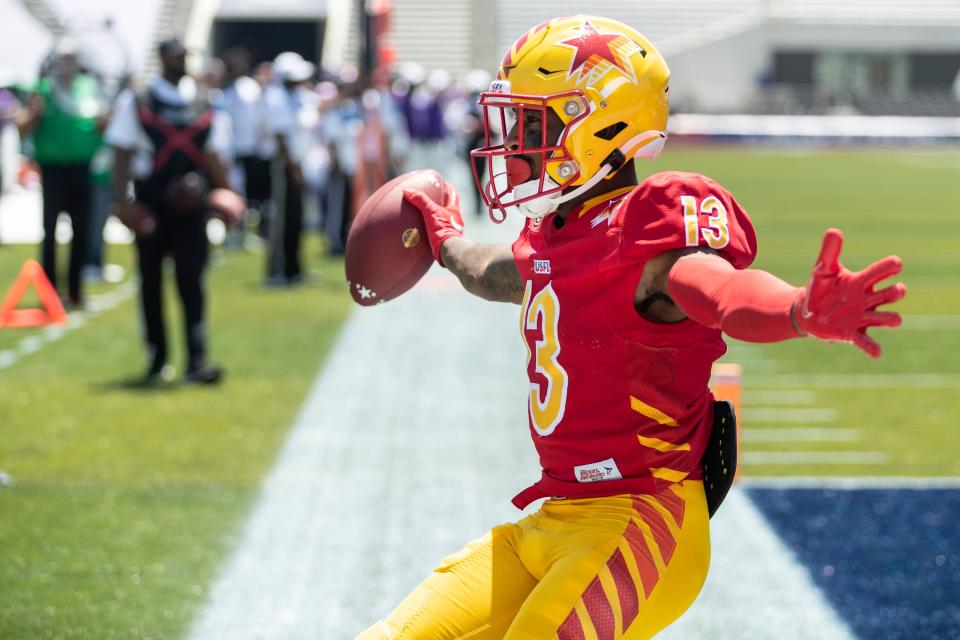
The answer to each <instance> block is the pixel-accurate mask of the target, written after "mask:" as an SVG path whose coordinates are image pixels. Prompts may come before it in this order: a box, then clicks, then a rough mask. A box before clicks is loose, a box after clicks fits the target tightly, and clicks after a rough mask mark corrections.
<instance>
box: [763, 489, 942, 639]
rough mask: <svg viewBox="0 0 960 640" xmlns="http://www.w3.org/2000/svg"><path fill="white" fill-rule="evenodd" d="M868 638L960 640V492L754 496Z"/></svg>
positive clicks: (830, 596) (840, 609) (833, 600)
mask: <svg viewBox="0 0 960 640" xmlns="http://www.w3.org/2000/svg"><path fill="white" fill-rule="evenodd" d="M747 492H748V494H749V496H750V497H751V498H752V499H753V501H754V503H755V504H756V505H757V507H758V508H759V509H760V510H761V511H762V512H763V514H764V515H765V516H766V517H767V519H768V520H769V521H770V523H771V524H772V525H773V527H774V528H775V529H776V531H777V533H778V534H779V535H780V537H781V538H782V539H783V540H784V542H785V543H786V544H787V545H788V546H789V547H790V548H791V549H792V550H793V552H794V553H795V554H796V555H797V557H798V558H799V559H800V561H801V562H802V563H803V564H804V565H805V566H806V567H807V569H808V570H809V572H810V575H811V577H812V578H813V580H814V581H815V582H816V584H817V585H818V586H819V587H820V588H821V589H822V590H823V592H824V594H825V595H826V597H827V599H828V600H829V601H830V603H831V604H832V605H833V606H834V608H835V609H836V610H837V612H838V613H839V615H840V617H841V618H843V619H844V620H846V621H847V623H848V624H849V625H850V627H851V628H852V630H853V631H854V632H855V633H856V634H857V635H858V636H859V637H860V638H862V639H863V640H900V639H903V640H908V639H909V640H914V639H923V640H957V639H960V489H929V490H920V489H895V490H891V489H857V490H849V491H848V490H830V489H760V488H753V489H748V491H747Z"/></svg>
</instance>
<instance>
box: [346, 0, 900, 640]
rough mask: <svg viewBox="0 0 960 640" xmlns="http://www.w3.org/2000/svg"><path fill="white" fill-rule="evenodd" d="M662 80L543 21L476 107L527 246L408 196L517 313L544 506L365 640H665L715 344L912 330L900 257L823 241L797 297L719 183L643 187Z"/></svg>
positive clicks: (588, 19)
mask: <svg viewBox="0 0 960 640" xmlns="http://www.w3.org/2000/svg"><path fill="white" fill-rule="evenodd" d="M669 78H670V73H669V70H668V68H667V64H666V62H665V61H664V59H663V57H662V56H661V55H660V54H659V53H658V51H657V49H656V48H655V47H654V46H653V45H652V44H651V43H650V42H649V41H648V40H647V39H646V38H644V37H643V36H642V35H641V34H640V33H638V32H637V31H635V30H634V29H632V28H630V27H628V26H626V25H624V24H621V23H619V22H616V21H613V20H608V19H605V18H599V17H592V16H576V17H570V18H560V19H556V20H552V21H550V22H547V23H544V24H541V25H538V26H536V27H534V28H532V29H530V30H529V31H528V32H527V33H525V34H524V35H523V36H522V37H521V38H520V39H519V40H517V42H516V43H515V44H514V45H513V46H512V47H511V48H510V50H509V51H508V52H507V54H506V55H505V56H504V58H503V62H502V64H501V66H500V69H499V74H498V77H497V79H496V80H495V81H494V82H493V83H492V85H491V88H490V90H489V91H488V92H486V93H483V94H481V97H480V105H481V107H482V108H483V110H484V114H485V127H486V130H487V136H486V146H485V147H483V148H481V149H477V150H475V151H474V152H473V154H474V157H476V158H480V159H483V160H484V162H486V163H488V169H489V171H488V172H487V175H488V176H489V178H487V180H486V182H485V184H480V180H479V178H478V187H479V189H480V192H481V194H482V196H483V198H484V201H485V202H486V204H487V206H488V207H489V208H490V211H491V216H493V217H495V218H496V219H498V220H502V219H503V218H504V217H505V216H506V215H508V214H510V213H518V214H523V215H525V216H526V217H527V221H526V225H525V226H524V228H523V230H522V231H521V232H520V236H519V237H518V238H517V240H516V241H515V242H514V243H513V245H512V246H507V245H503V246H484V245H477V244H474V243H472V242H470V241H469V240H467V239H465V238H464V237H462V228H463V224H462V218H461V215H460V212H459V204H458V199H457V196H456V193H455V192H453V191H452V189H448V191H447V195H446V197H445V201H444V203H443V205H440V204H437V203H435V202H433V201H432V200H431V199H430V198H428V197H427V196H425V195H424V194H423V193H419V192H414V191H411V192H407V193H406V194H405V197H406V198H407V199H408V200H409V201H410V202H411V203H413V204H414V205H415V206H416V207H417V208H418V209H419V210H420V211H421V213H422V214H423V219H424V222H425V225H426V229H427V230H428V236H429V239H430V245H431V248H432V249H433V253H434V256H435V258H436V259H437V261H438V262H439V263H440V264H442V265H443V266H444V267H446V268H447V269H449V270H450V271H451V272H452V273H454V274H455V275H456V276H457V277H458V278H459V279H460V281H461V282H462V284H463V286H464V288H466V290H467V291H469V292H471V293H473V294H476V295H478V296H481V297H483V298H486V299H488V300H496V301H505V302H514V303H517V304H519V305H520V329H521V332H522V335H523V339H524V342H525V344H526V348H527V353H528V365H527V373H528V375H529V379H530V389H529V406H528V414H529V427H530V433H531V436H532V437H533V440H534V444H535V445H536V448H537V451H538V453H539V456H540V462H541V466H542V477H541V479H540V481H538V482H537V483H536V484H534V485H533V486H531V487H529V488H527V489H525V490H524V491H522V492H520V494H519V495H517V496H516V497H515V498H514V499H513V502H514V504H516V506H517V507H520V508H523V507H525V506H527V505H528V504H530V503H531V502H533V501H535V500H538V499H541V498H545V499H546V501H545V502H544V503H543V504H542V505H541V506H540V508H539V509H538V510H537V511H536V512H535V513H533V514H532V515H529V516H527V517H525V518H523V519H521V520H519V521H518V522H515V523H510V524H505V525H502V526H498V527H495V528H494V529H493V530H492V531H490V532H489V533H488V534H487V535H486V536H484V537H482V538H480V539H478V540H475V541H473V542H471V543H469V544H467V546H466V547H465V548H464V549H463V550H462V551H460V552H459V553H456V554H454V555H452V556H450V557H448V558H446V559H444V560H443V562H442V563H441V564H440V565H439V566H438V567H437V568H436V569H435V570H434V572H433V573H432V574H431V575H430V576H429V577H427V578H426V580H425V581H424V582H423V583H422V584H420V586H418V587H417V588H416V589H415V590H414V591H413V592H412V593H411V594H410V595H409V596H408V597H407V598H406V599H404V600H403V601H402V602H401V603H400V604H399V605H398V606H397V607H396V609H394V611H393V612H392V613H391V614H390V615H389V616H388V617H387V618H386V619H385V620H383V621H381V622H378V623H376V624H375V625H373V626H372V627H370V628H369V629H368V630H367V631H365V632H364V633H362V634H361V635H360V636H359V637H360V638H365V639H366V638H391V639H393V640H401V639H403V640H407V639H411V640H412V639H414V638H418V639H429V640H440V639H446V638H449V639H453V638H471V640H479V639H481V638H484V639H486V638H489V639H493V638H498V639H499V638H508V639H510V640H516V639H520V638H524V639H527V638H530V639H532V638H560V639H562V640H567V639H575V638H600V639H613V638H649V637H651V636H653V635H654V634H656V633H657V632H658V631H660V630H661V629H663V628H664V627H666V626H667V625H669V624H670V623H671V622H673V621H674V620H676V619H677V617H679V616H680V615H681V614H682V613H683V612H684V611H685V610H686V609H687V608H688V607H689V606H690V604H691V603H692V602H693V600H694V598H695V597H696V595H697V593H698V592H699V590H700V588H701V586H702V584H703V582H704V579H705V577H706V574H707V567H708V564H709V557H710V541H709V526H708V521H709V513H711V512H712V510H713V509H715V508H716V506H717V499H716V497H715V498H714V499H713V504H708V503H709V502H710V499H709V495H710V491H709V489H707V490H705V487H704V483H703V478H704V469H703V465H702V464H701V460H703V459H704V454H705V452H707V451H708V446H709V444H710V442H712V438H711V437H710V436H711V431H712V429H713V428H714V427H715V424H714V423H715V422H716V417H717V414H718V412H719V411H720V410H719V409H718V407H719V406H720V405H719V404H718V403H715V402H714V398H713V396H712V394H711V393H710V391H709V389H708V388H707V383H708V380H709V377H710V369H711V365H712V363H713V362H714V361H715V360H716V359H717V358H719V357H720V356H721V355H723V353H724V351H725V348H726V347H725V345H724V342H723V339H722V334H723V333H725V334H727V335H729V336H731V337H733V338H737V339H740V340H746V341H750V342H776V341H782V340H790V339H794V338H799V337H801V336H810V337H814V338H818V339H821V340H830V341H839V342H849V343H853V344H854V345H856V346H857V347H859V348H860V349H862V350H863V351H865V352H866V353H867V354H869V355H871V356H873V357H878V356H879V355H880V346H879V345H878V344H877V343H876V342H875V341H874V340H873V339H872V338H871V337H870V336H868V335H867V329H868V328H870V327H896V326H898V325H899V324H900V316H899V315H898V314H896V313H893V312H885V311H877V310H876V309H877V307H878V306H880V305H884V304H888V303H892V302H895V301H897V300H900V299H901V298H902V297H903V296H904V294H905V293H906V289H905V287H904V285H903V284H899V283H898V284H895V285H892V286H888V287H882V288H877V285H878V283H879V282H880V281H882V280H884V279H886V278H888V277H890V276H893V275H895V274H897V273H899V272H900V270H901V261H900V259H899V258H897V257H895V256H890V257H887V258H884V259H883V260H880V261H878V262H875V263H874V264H872V265H870V266H868V267H867V268H866V269H864V270H863V271H859V272H851V271H849V270H847V269H846V268H844V267H843V266H842V265H841V264H840V261H839V255H840V247H841V242H842V235H841V233H840V232H839V231H837V230H834V229H831V230H828V231H827V232H826V235H825V236H824V239H823V246H822V248H821V250H820V256H819V258H818V259H817V261H816V264H815V266H814V268H813V273H812V275H811V277H810V279H809V281H808V282H807V284H806V286H805V287H801V288H798V287H794V286H792V285H790V284H788V283H786V282H784V281H783V280H780V279H779V278H777V277H776V276H774V275H771V274H769V273H767V272H764V271H761V270H757V269H750V268H748V267H749V266H750V264H751V263H752V262H753V260H754V257H755V256H756V250H757V240H756V234H755V233H754V229H753V225H752V224H751V222H750V218H749V217H748V216H747V213H746V212H745V211H744V209H743V207H741V206H740V204H739V203H738V202H737V200H736V199H735V198H734V197H733V195H731V194H730V192H729V191H727V190H726V189H725V188H724V187H723V186H722V185H720V184H718V183H717V182H715V181H713V180H711V179H710V178H707V177H705V176H702V175H697V174H693V173H680V172H667V173H659V174H656V175H653V176H651V177H650V178H648V179H646V180H644V181H643V182H642V183H640V184H637V178H636V175H635V172H634V167H633V162H632V160H633V159H634V158H654V157H656V156H657V154H658V153H659V152H660V150H661V149H662V147H663V144H664V141H665V139H666V133H665V129H666V124H667V112H668V91H669ZM497 130H500V131H506V132H507V134H506V136H505V139H504V141H503V143H502V144H494V143H493V141H492V134H491V131H497ZM498 167H500V168H501V169H502V170H501V171H499V172H498V171H497V168H498ZM708 441H710V442H708ZM714 472H715V473H720V474H721V478H722V477H724V476H725V477H726V478H727V480H728V481H729V477H730V476H732V470H731V469H722V470H719V471H718V470H714ZM720 498H721V499H722V495H721V496H720Z"/></svg>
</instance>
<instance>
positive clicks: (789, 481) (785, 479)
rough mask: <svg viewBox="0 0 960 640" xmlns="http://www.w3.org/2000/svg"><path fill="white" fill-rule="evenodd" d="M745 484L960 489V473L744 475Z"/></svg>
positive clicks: (799, 486)
mask: <svg viewBox="0 0 960 640" xmlns="http://www.w3.org/2000/svg"><path fill="white" fill-rule="evenodd" d="M737 483H738V484H739V486H741V487H746V488H754V487H756V488H758V489H838V490H853V489H909V490H918V491H922V490H926V489H960V476H933V477H913V476H818V477H808V476H779V477H775V478H762V477H757V476H754V477H743V476H741V477H740V478H739V479H738V480H737Z"/></svg>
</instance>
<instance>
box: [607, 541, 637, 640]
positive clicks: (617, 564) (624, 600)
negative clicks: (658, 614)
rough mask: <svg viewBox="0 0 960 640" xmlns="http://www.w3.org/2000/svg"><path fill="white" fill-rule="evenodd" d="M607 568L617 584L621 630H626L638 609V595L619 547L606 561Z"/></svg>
mask: <svg viewBox="0 0 960 640" xmlns="http://www.w3.org/2000/svg"><path fill="white" fill-rule="evenodd" d="M607 568H608V569H610V575H612V576H613V583H614V584H615V585H616V586H617V596H618V597H619V598H620V612H621V613H622V614H623V630H624V631H626V630H627V627H629V626H630V623H631V622H633V619H634V618H636V617H637V612H638V611H640V597H639V594H637V585H636V584H635V583H634V582H633V578H632V577H631V576H630V570H629V569H628V568H627V560H626V558H624V557H623V553H621V552H620V549H617V550H616V551H615V552H614V554H613V556H612V557H611V558H610V560H608V561H607Z"/></svg>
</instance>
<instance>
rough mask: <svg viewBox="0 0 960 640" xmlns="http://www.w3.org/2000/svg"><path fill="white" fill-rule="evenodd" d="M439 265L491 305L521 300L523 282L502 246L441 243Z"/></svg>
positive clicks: (510, 252) (454, 241) (507, 248)
mask: <svg viewBox="0 0 960 640" xmlns="http://www.w3.org/2000/svg"><path fill="white" fill-rule="evenodd" d="M440 255H441V258H442V261H441V264H442V265H443V266H445V267H446V268H447V269H449V270H450V272H451V273H453V274H454V275H455V276H457V278H458V279H459V280H460V283H461V284H462V285H463V288H464V289H466V290H467V291H469V292H470V293H472V294H473V295H475V296H480V297H481V298H483V299H484V300H492V301H494V302H513V303H516V304H520V303H521V302H522V301H523V281H522V280H521V279H520V272H519V271H518V270H517V264H516V262H514V260H513V249H511V248H510V246H509V245H506V244H475V243H473V242H471V241H470V240H467V239H466V238H463V237H456V238H450V239H449V240H447V241H446V242H444V243H443V245H442V247H441V250H440Z"/></svg>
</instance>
